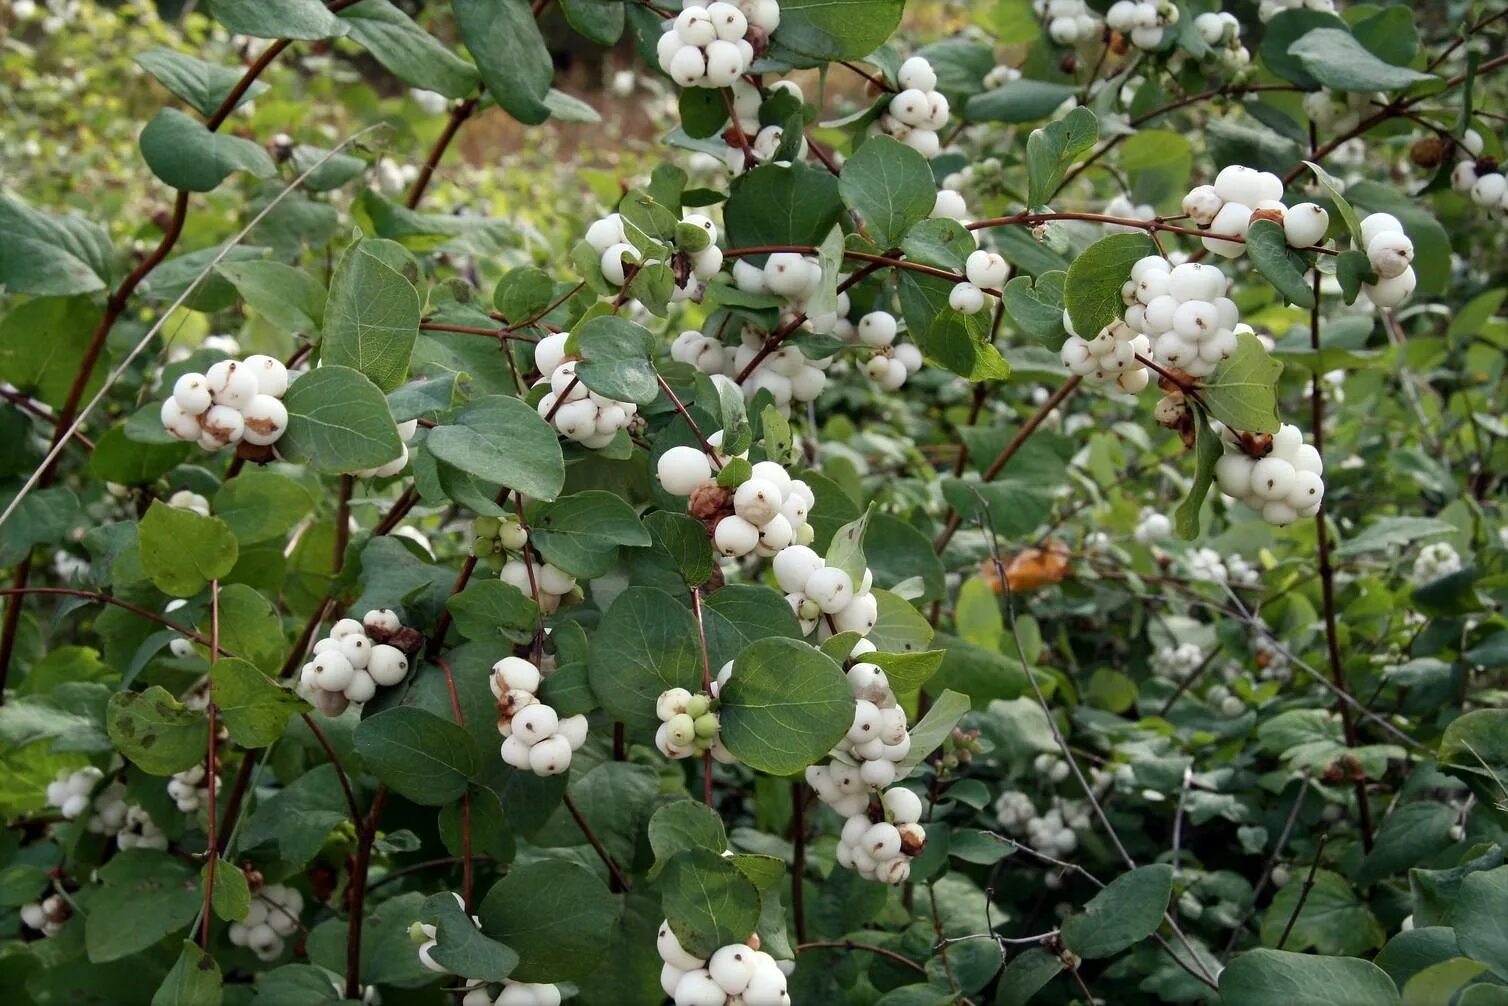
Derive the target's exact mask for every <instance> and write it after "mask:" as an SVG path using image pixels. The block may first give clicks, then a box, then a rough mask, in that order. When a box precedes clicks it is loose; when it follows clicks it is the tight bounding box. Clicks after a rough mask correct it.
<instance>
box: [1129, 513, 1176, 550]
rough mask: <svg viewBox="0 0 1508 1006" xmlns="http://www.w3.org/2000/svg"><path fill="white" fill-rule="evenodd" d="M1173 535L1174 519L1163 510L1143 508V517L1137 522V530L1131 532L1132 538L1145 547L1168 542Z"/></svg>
mask: <svg viewBox="0 0 1508 1006" xmlns="http://www.w3.org/2000/svg"><path fill="white" fill-rule="evenodd" d="M1172 534H1173V521H1172V519H1170V518H1169V517H1168V515H1167V514H1165V513H1163V512H1162V511H1161V510H1153V509H1152V508H1151V507H1145V508H1143V510H1142V512H1141V517H1140V519H1139V520H1137V522H1136V529H1135V530H1134V531H1132V532H1131V536H1132V537H1133V538H1135V539H1136V540H1137V541H1138V542H1140V543H1141V544H1143V545H1151V544H1153V543H1155V542H1159V541H1166V540H1167V539H1168V538H1169V537H1171V536H1172Z"/></svg>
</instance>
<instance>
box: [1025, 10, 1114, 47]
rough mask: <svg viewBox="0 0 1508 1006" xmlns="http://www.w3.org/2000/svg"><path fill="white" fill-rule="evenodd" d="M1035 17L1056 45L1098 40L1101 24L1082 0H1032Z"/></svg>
mask: <svg viewBox="0 0 1508 1006" xmlns="http://www.w3.org/2000/svg"><path fill="white" fill-rule="evenodd" d="M1032 10H1034V11H1035V12H1036V14H1037V19H1038V20H1039V21H1041V22H1042V23H1043V24H1045V25H1047V35H1048V37H1049V38H1051V39H1052V40H1053V41H1054V42H1056V43H1057V44H1058V45H1075V44H1077V43H1079V42H1093V41H1098V40H1099V37H1100V32H1101V31H1102V30H1103V24H1102V22H1101V21H1100V17H1099V15H1098V14H1096V13H1095V12H1094V11H1093V10H1092V9H1091V8H1090V6H1089V5H1088V4H1087V3H1085V2H1084V0H1032Z"/></svg>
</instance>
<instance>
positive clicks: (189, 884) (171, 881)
mask: <svg viewBox="0 0 1508 1006" xmlns="http://www.w3.org/2000/svg"><path fill="white" fill-rule="evenodd" d="M99 879H100V880H101V881H102V882H103V885H102V886H101V887H100V888H99V890H98V891H97V892H95V894H94V896H93V897H92V898H90V899H89V912H88V915H87V918H86V919H85V921H84V945H85V947H86V948H87V950H88V952H89V959H90V960H91V961H93V962H94V963H96V964H103V963H105V962H106V961H114V960H119V959H120V958H122V957H129V956H130V955H132V954H135V953H140V952H141V951H143V950H146V949H147V948H148V947H150V946H151V945H152V944H154V943H156V942H157V941H158V940H160V939H162V938H163V937H164V936H167V935H168V934H169V933H173V932H176V931H178V930H179V929H182V928H183V927H184V926H187V925H188V924H189V923H190V922H191V921H193V918H194V915H195V914H196V913H197V912H198V911H199V907H200V904H201V898H202V895H201V894H200V892H199V878H198V871H197V870H196V869H195V868H194V867H193V866H190V865H189V864H188V863H186V862H183V861H181V860H179V859H177V858H175V857H173V856H171V855H169V854H168V853H166V852H158V851H157V850H155V849H126V850H125V851H123V852H121V853H120V854H119V855H117V856H115V857H114V858H113V859H111V860H110V862H108V863H106V864H105V865H104V866H102V867H100V868H99Z"/></svg>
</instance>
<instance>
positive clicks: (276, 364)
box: [241, 353, 288, 398]
mask: <svg viewBox="0 0 1508 1006" xmlns="http://www.w3.org/2000/svg"><path fill="white" fill-rule="evenodd" d="M241 366H242V367H243V368H244V369H245V370H247V371H248V372H249V373H250V374H251V375H252V376H253V377H254V378H256V382H257V394H259V395H271V396H272V397H273V398H282V397H283V395H284V394H285V393H286V392H287V391H288V368H287V367H285V366H283V363H282V361H281V360H278V359H276V358H274V357H271V356H267V355H265V354H262V353H257V354H255V355H252V356H248V357H247V358H246V359H244V360H242V361H241Z"/></svg>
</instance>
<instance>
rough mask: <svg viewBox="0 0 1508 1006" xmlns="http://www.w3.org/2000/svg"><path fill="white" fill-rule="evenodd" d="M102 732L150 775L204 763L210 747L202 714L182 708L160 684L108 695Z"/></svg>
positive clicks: (207, 726)
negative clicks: (104, 730)
mask: <svg viewBox="0 0 1508 1006" xmlns="http://www.w3.org/2000/svg"><path fill="white" fill-rule="evenodd" d="M105 729H106V731H107V732H108V733H109V734H110V740H111V741H112V742H113V743H114V744H115V747H116V748H117V749H118V750H119V751H120V753H121V754H123V755H125V756H126V758H128V759H129V760H130V761H131V762H132V763H133V764H134V765H136V767H137V768H139V769H141V770H142V771H143V772H148V773H150V774H152V775H172V774H173V773H174V772H182V771H183V770H184V769H186V768H188V767H189V766H191V765H195V764H197V763H199V762H200V761H203V760H204V756H205V751H206V750H207V747H208V744H209V720H208V719H207V718H206V717H205V715H204V713H202V712H200V711H198V710H195V709H185V708H184V707H183V705H182V704H181V703H179V701H178V700H177V699H175V698H173V696H172V695H171V694H170V693H169V692H168V691H167V689H165V688H163V687H162V686H161V685H153V686H152V687H150V688H148V689H147V690H146V691H143V692H116V693H115V694H114V695H112V696H110V705H109V706H108V707H107V709H106V710H105Z"/></svg>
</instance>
